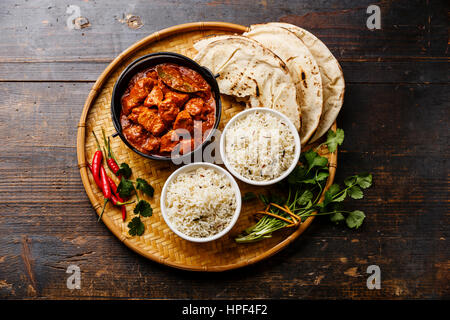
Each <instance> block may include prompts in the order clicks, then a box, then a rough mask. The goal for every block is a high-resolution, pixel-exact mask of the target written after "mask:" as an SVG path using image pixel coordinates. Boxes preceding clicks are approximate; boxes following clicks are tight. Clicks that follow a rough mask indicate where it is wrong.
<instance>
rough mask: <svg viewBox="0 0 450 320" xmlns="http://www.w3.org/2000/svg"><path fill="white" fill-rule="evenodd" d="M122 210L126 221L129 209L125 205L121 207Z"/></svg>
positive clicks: (123, 218)
mask: <svg viewBox="0 0 450 320" xmlns="http://www.w3.org/2000/svg"><path fill="white" fill-rule="evenodd" d="M120 208H121V210H122V220H123V221H125V220H127V209H126V208H125V206H122V207H120Z"/></svg>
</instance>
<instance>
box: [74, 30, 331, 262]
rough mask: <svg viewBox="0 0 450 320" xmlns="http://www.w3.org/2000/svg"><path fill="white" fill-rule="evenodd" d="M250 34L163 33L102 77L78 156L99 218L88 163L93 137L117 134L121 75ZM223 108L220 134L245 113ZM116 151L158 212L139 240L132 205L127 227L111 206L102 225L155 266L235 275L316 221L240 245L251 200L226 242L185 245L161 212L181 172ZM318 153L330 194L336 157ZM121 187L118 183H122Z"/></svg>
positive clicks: (84, 119)
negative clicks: (131, 226) (219, 39)
mask: <svg viewBox="0 0 450 320" xmlns="http://www.w3.org/2000/svg"><path fill="white" fill-rule="evenodd" d="M246 30H247V27H245V26H241V25H236V24H231V23H224V22H196V23H188V24H182V25H178V26H174V27H171V28H168V29H164V30H161V31H158V32H155V33H153V34H152V35H150V36H148V37H146V38H144V39H142V40H141V41H139V42H137V43H135V44H134V45H132V46H131V47H129V48H128V49H127V50H125V51H124V52H122V53H121V54H120V55H119V56H118V57H117V58H116V59H114V60H113V61H112V62H111V63H110V65H109V66H108V67H107V68H106V69H105V71H104V72H103V73H102V74H101V75H100V77H99V78H98V79H97V81H96V82H95V84H94V86H93V88H92V89H91V91H90V93H89V96H88V98H87V100H86V103H85V105H84V108H83V112H82V115H81V119H80V123H79V125H78V133H77V156H78V165H79V169H80V174H81V179H82V181H83V185H84V188H85V189H86V193H87V195H88V197H89V199H90V201H91V203H92V205H93V207H94V209H95V210H96V212H97V214H100V212H101V207H102V204H103V196H102V194H101V191H100V190H99V189H98V188H97V186H96V185H95V182H94V181H93V178H92V175H91V174H90V173H88V168H87V160H86V159H92V156H93V154H94V152H95V150H96V145H95V141H94V138H93V135H92V133H91V132H92V131H95V132H96V134H97V135H101V130H102V128H104V129H105V131H106V134H107V135H109V136H111V135H112V134H114V133H115V131H114V128H113V124H112V121H111V115H110V103H111V93H112V89H113V87H114V84H115V82H116V80H117V78H118V76H119V75H120V73H121V72H122V70H123V69H125V67H126V66H127V65H128V64H129V63H130V62H132V61H133V60H135V59H137V58H139V57H141V56H143V55H145V54H148V53H152V52H158V51H172V52H177V53H181V54H183V55H186V56H188V57H193V56H194V55H195V53H196V51H195V49H194V48H193V44H194V42H195V41H197V40H199V39H201V38H202V37H204V36H207V35H211V34H225V33H242V32H244V31H246ZM222 105H223V106H222V119H221V123H220V126H219V129H221V130H222V129H223V127H224V125H225V124H226V122H227V121H228V120H229V119H231V117H232V116H233V115H235V114H236V113H238V112H240V111H242V110H243V108H242V106H241V105H239V104H238V103H235V102H234V101H233V100H232V99H230V98H228V97H226V96H222ZM333 129H334V130H335V129H336V124H334V125H333ZM111 146H112V149H113V150H114V153H115V155H116V157H117V160H118V162H119V163H121V162H126V163H128V164H129V165H130V167H131V168H132V169H133V176H134V179H135V178H137V177H141V178H144V179H146V180H147V181H149V182H150V183H151V184H152V186H153V187H154V189H155V195H154V197H153V198H151V199H150V198H149V199H147V200H148V201H149V202H150V203H151V205H152V207H153V216H151V217H148V218H143V219H142V221H143V222H144V224H145V228H146V231H145V233H144V234H143V235H142V236H140V237H139V236H136V237H131V236H129V235H128V232H127V231H128V228H127V224H128V222H129V221H130V219H131V218H132V216H133V214H132V206H131V205H130V206H128V208H127V211H128V217H127V221H125V222H123V221H122V216H121V212H120V210H119V209H118V208H116V207H114V206H112V205H110V204H107V206H106V210H105V213H104V214H103V218H102V221H103V223H104V224H105V225H106V226H107V227H108V229H110V230H111V231H112V233H113V234H114V235H115V236H116V237H117V238H119V239H120V241H122V242H123V243H124V244H125V245H126V246H128V247H129V248H131V249H132V250H134V251H135V252H137V253H139V254H141V255H143V256H144V257H146V258H149V259H151V260H153V261H156V262H159V263H162V264H165V265H168V266H171V267H175V268H179V269H185V270H192V271H225V270H230V269H236V268H239V267H243V266H247V265H250V264H253V263H255V262H258V261H261V260H263V259H265V258H267V257H270V256H271V255H273V254H275V253H276V252H278V251H280V250H281V249H283V248H284V247H286V246H287V245H288V244H289V243H291V242H292V241H293V240H295V239H296V238H297V237H298V236H299V235H300V234H301V233H302V232H303V231H304V230H305V229H306V228H307V227H308V226H309V225H310V224H311V222H312V220H313V217H310V218H309V219H307V220H306V221H305V222H304V223H303V224H302V225H301V226H300V227H299V228H297V229H296V230H286V231H278V232H275V233H274V234H273V237H272V238H269V239H265V240H263V241H260V242H256V243H251V244H237V243H235V241H234V238H235V237H236V235H238V234H239V233H240V232H241V231H242V230H244V229H245V228H247V227H249V226H250V225H251V224H253V223H254V222H255V215H254V212H255V211H257V210H259V209H261V207H262V204H261V203H259V202H258V200H252V201H249V202H245V203H243V206H242V212H241V216H240V218H239V220H238V221H237V223H236V225H235V226H234V227H233V229H232V230H231V231H230V232H229V233H228V234H227V235H226V236H224V237H222V238H220V239H218V240H216V241H213V242H210V243H192V242H189V241H186V240H183V239H181V238H180V237H178V236H177V235H176V234H174V233H173V232H172V231H171V230H170V229H169V227H168V226H167V225H166V224H165V223H164V220H163V218H162V216H161V212H160V210H159V197H160V193H161V189H162V187H163V185H164V182H165V180H166V179H167V177H168V176H169V175H170V174H171V173H172V172H173V171H174V170H175V169H176V168H177V167H176V166H175V165H174V164H172V163H169V162H168V161H167V162H161V161H156V160H148V159H145V158H143V157H141V156H139V155H137V154H135V153H134V152H133V151H131V150H130V149H129V148H127V147H126V145H125V144H124V143H123V142H122V141H121V140H120V138H119V137H117V138H112V139H111ZM309 147H311V146H306V147H304V148H303V151H304V150H307V149H308V148H309ZM319 152H320V153H321V155H323V156H327V157H328V159H329V163H330V168H329V171H330V176H329V179H328V181H327V188H328V187H329V186H330V185H331V184H332V182H333V180H334V175H335V171H336V164H337V153H336V152H334V153H328V151H327V150H326V148H321V149H320V151H319ZM113 179H115V177H113ZM116 182H117V183H118V181H117V179H116ZM239 187H240V188H241V191H242V193H245V192H248V191H253V192H255V193H260V192H264V191H266V190H268V188H266V189H264V188H262V187H255V186H250V185H246V184H244V183H239Z"/></svg>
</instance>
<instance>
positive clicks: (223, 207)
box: [160, 162, 241, 242]
mask: <svg viewBox="0 0 450 320" xmlns="http://www.w3.org/2000/svg"><path fill="white" fill-rule="evenodd" d="M160 202H161V203H160V204H161V213H162V216H163V218H164V221H165V222H166V223H167V225H168V226H169V228H170V229H171V230H172V231H173V232H174V233H176V234H177V235H178V236H180V237H181V238H183V239H185V240H189V241H193V242H208V241H212V240H216V239H218V238H220V237H222V236H223V235H225V234H226V233H228V231H230V230H231V228H233V226H234V224H235V223H236V221H237V219H238V218H239V214H240V212H241V192H240V190H239V186H238V184H237V183H236V180H234V178H233V176H232V175H231V174H230V173H229V172H227V171H226V170H225V169H223V168H221V167H219V166H217V165H214V164H211V163H205V162H195V163H191V164H188V165H185V166H183V167H181V168H179V169H177V170H176V171H175V172H173V173H172V174H171V175H170V176H169V178H168V179H167V181H166V183H165V184H164V187H163V189H162V192H161V200H160Z"/></svg>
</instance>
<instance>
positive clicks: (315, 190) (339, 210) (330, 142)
mask: <svg viewBox="0 0 450 320" xmlns="http://www.w3.org/2000/svg"><path fill="white" fill-rule="evenodd" d="M343 141H344V130H342V129H337V130H336V132H334V131H332V130H330V131H328V134H327V140H326V141H325V142H324V144H326V145H327V147H328V150H329V151H330V152H334V151H336V149H337V146H338V145H341V144H342V143H343ZM320 146H321V145H319V146H318V147H317V148H315V150H318V149H319V147H320ZM315 150H308V151H306V152H304V153H302V155H301V157H300V164H299V165H298V166H297V167H296V168H295V169H294V170H293V171H292V172H291V174H290V175H289V176H288V178H287V179H286V180H284V181H282V182H281V183H280V187H281V188H282V189H283V190H285V191H286V192H285V194H287V199H285V198H283V197H282V196H280V195H279V194H275V193H270V194H269V195H264V194H259V195H258V198H259V199H260V200H261V201H262V202H263V203H264V205H265V206H267V205H269V204H270V203H275V204H278V205H279V206H281V207H283V206H285V205H286V206H287V207H288V208H289V210H290V211H291V212H292V213H294V214H295V215H296V216H298V218H299V219H300V220H301V221H304V220H306V219H307V218H308V217H310V216H313V215H317V216H322V215H328V216H329V217H330V220H331V221H332V222H335V223H340V222H344V221H345V223H346V225H347V226H348V227H349V228H352V229H357V228H359V227H360V226H361V225H362V223H363V222H364V219H365V214H364V212H362V211H360V210H354V211H346V210H344V208H343V201H344V200H345V199H346V198H352V199H362V198H363V197H364V193H363V190H364V189H367V188H369V187H370V186H371V185H372V175H371V174H368V173H362V174H357V175H353V176H350V177H348V178H346V179H345V180H344V186H343V187H341V186H340V185H339V184H333V185H331V186H330V187H329V188H328V190H327V191H326V192H325V194H324V196H323V198H324V199H323V201H322V202H320V201H319V200H320V197H321V195H322V193H323V190H324V189H325V185H326V182H327V178H328V176H329V168H328V159H327V158H326V157H322V156H320V155H319V154H318V153H317V152H316V151H315ZM269 213H271V214H274V215H278V216H281V217H283V218H286V219H291V217H290V216H289V215H288V214H287V213H286V212H285V211H283V210H280V208H278V207H276V206H270V209H269ZM291 221H292V220H291ZM288 225H289V223H288V222H286V221H283V220H281V219H278V218H276V217H273V216H268V215H264V216H263V217H262V218H261V219H260V220H259V221H258V222H257V223H256V224H255V225H253V226H252V227H250V228H248V229H246V230H245V231H244V232H243V233H242V234H241V235H239V236H238V237H237V238H236V239H235V240H236V242H240V243H245V242H254V241H259V240H262V239H265V238H269V237H271V234H272V232H274V231H276V230H278V229H282V228H284V227H286V226H288Z"/></svg>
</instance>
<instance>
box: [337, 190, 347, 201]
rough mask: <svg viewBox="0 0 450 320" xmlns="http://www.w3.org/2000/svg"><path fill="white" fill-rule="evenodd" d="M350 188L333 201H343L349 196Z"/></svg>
mask: <svg viewBox="0 0 450 320" xmlns="http://www.w3.org/2000/svg"><path fill="white" fill-rule="evenodd" d="M347 193H348V190H345V191H344V192H343V193H342V194H341V195H340V196H339V197H336V198H333V202H342V201H344V200H345V198H346V197H347Z"/></svg>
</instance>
